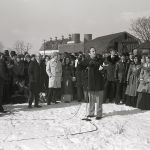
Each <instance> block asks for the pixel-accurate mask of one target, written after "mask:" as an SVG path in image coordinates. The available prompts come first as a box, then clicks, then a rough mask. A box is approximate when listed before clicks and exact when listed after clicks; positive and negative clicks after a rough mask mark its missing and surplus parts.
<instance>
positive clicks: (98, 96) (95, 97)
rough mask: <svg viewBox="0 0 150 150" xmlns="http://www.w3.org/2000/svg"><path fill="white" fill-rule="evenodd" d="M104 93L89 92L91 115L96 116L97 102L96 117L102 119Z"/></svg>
mask: <svg viewBox="0 0 150 150" xmlns="http://www.w3.org/2000/svg"><path fill="white" fill-rule="evenodd" d="M103 93H104V92H103V91H89V92H88V95H89V115H90V116H94V114H95V102H96V105H97V106H96V116H97V117H102V104H103Z"/></svg>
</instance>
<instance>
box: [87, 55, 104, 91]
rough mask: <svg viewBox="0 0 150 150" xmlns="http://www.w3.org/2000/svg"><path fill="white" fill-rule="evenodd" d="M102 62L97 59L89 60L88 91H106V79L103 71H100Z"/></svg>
mask: <svg viewBox="0 0 150 150" xmlns="http://www.w3.org/2000/svg"><path fill="white" fill-rule="evenodd" d="M100 65H101V62H100V61H99V60H98V59H97V58H94V59H91V58H89V62H88V90H89V91H102V90H104V77H103V73H102V71H99V67H100Z"/></svg>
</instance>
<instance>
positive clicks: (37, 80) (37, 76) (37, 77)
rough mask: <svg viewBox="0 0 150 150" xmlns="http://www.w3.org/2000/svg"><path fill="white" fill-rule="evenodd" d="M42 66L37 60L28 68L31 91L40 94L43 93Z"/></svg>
mask: <svg viewBox="0 0 150 150" xmlns="http://www.w3.org/2000/svg"><path fill="white" fill-rule="evenodd" d="M41 67H42V66H41V64H40V63H38V62H37V61H36V60H34V61H31V62H30V64H29V68H28V74H29V88H30V89H31V90H36V91H38V92H41V87H42V80H41V74H42V68H41Z"/></svg>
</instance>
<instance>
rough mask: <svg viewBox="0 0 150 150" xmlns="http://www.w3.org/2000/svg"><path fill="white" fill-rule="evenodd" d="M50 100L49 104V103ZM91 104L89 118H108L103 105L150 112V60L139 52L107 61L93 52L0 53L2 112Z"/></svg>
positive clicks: (112, 56)
mask: <svg viewBox="0 0 150 150" xmlns="http://www.w3.org/2000/svg"><path fill="white" fill-rule="evenodd" d="M43 97H44V98H43ZM42 99H43V101H44V102H46V103H47V105H51V104H52V103H55V104H57V103H58V102H60V101H61V102H71V101H73V100H77V101H79V102H81V101H83V102H89V115H88V116H89V117H93V116H94V111H95V102H97V113H96V118H97V119H100V118H101V117H102V103H116V104H117V105H118V104H125V105H128V106H132V107H137V108H139V109H144V110H149V109H150V56H149V55H140V54H138V53H137V51H135V52H134V53H133V52H130V53H122V54H118V53H117V52H116V51H115V50H114V49H110V51H109V52H108V53H104V54H103V55H100V54H97V53H96V49H95V48H91V49H90V50H89V53H88V54H84V53H82V52H79V53H72V54H70V53H57V52H54V53H52V54H51V55H50V56H41V55H40V54H38V55H33V54H32V55H29V54H28V53H26V54H24V55H22V54H16V53H15V52H14V51H11V52H10V53H9V52H8V51H7V50H6V51H5V52H4V53H0V112H5V111H4V109H3V107H2V105H3V104H8V103H23V102H28V108H32V107H33V104H32V103H33V101H34V107H37V108H40V107H41V105H39V102H40V101H42Z"/></svg>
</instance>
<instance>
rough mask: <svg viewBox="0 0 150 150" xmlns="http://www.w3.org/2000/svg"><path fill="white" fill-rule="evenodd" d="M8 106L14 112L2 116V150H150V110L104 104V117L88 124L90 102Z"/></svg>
mask: <svg viewBox="0 0 150 150" xmlns="http://www.w3.org/2000/svg"><path fill="white" fill-rule="evenodd" d="M43 105H44V104H43ZM5 107H7V109H8V110H11V111H12V113H11V114H7V115H3V114H0V150H149V149H150V111H141V110H139V109H136V108H131V107H127V106H124V105H115V104H104V105H103V116H104V118H103V119H102V120H95V118H92V121H91V122H86V121H82V120H81V119H82V118H84V117H85V115H86V103H78V102H72V103H60V104H56V105H50V106H46V105H45V106H43V107H42V108H33V109H27V104H17V105H7V106H5Z"/></svg>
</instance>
